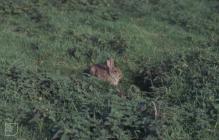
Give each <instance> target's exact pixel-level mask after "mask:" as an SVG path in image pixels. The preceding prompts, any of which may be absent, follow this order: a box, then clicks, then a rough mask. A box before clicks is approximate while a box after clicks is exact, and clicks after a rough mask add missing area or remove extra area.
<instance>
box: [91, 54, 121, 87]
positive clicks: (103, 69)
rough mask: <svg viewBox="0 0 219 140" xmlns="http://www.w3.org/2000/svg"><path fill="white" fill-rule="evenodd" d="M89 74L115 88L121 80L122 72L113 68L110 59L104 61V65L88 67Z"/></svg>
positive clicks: (112, 62)
mask: <svg viewBox="0 0 219 140" xmlns="http://www.w3.org/2000/svg"><path fill="white" fill-rule="evenodd" d="M89 71H90V74H91V75H93V76H96V77H97V78H99V79H101V80H104V81H107V82H109V83H110V84H112V85H114V86H117V85H118V83H119V81H120V80H121V79H122V77H123V74H122V71H121V70H120V69H119V68H118V67H115V65H114V60H113V59H112V58H110V59H108V60H107V61H106V64H105V65H103V64H94V65H92V66H91V67H90V70H89Z"/></svg>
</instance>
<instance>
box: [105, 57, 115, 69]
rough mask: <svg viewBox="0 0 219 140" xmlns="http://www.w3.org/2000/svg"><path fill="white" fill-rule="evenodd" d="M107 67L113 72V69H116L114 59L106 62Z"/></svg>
mask: <svg viewBox="0 0 219 140" xmlns="http://www.w3.org/2000/svg"><path fill="white" fill-rule="evenodd" d="M106 65H107V67H108V68H109V70H112V68H113V67H114V60H113V59H112V58H110V59H108V60H107V61H106Z"/></svg>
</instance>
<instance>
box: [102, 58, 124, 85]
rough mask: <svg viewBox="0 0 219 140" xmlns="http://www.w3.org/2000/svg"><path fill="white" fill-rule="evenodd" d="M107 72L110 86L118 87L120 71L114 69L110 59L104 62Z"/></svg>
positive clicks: (120, 76)
mask: <svg viewBox="0 0 219 140" xmlns="http://www.w3.org/2000/svg"><path fill="white" fill-rule="evenodd" d="M106 66H107V70H108V73H109V79H108V80H109V81H110V83H111V84H112V85H118V83H119V81H120V80H121V79H122V77H123V75H122V71H121V70H120V69H119V68H117V67H115V65H114V60H113V59H112V58H110V59H108V60H107V61H106Z"/></svg>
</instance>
